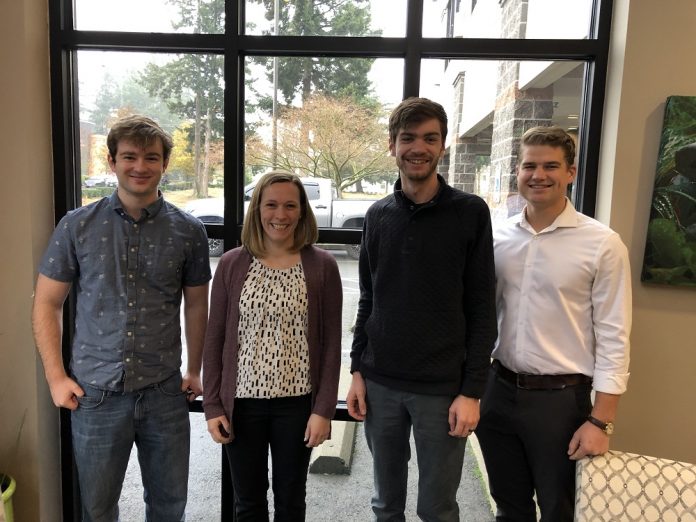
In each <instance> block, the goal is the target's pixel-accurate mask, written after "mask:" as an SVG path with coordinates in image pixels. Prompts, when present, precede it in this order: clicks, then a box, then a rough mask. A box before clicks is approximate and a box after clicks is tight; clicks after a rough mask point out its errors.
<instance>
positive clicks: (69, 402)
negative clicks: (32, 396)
mask: <svg viewBox="0 0 696 522" xmlns="http://www.w3.org/2000/svg"><path fill="white" fill-rule="evenodd" d="M48 386H49V388H50V389H51V398H52V399H53V404H55V405H56V406H58V407H62V408H67V409H69V410H76V409H77V406H78V402H77V397H82V396H83V395H84V394H85V392H84V390H83V389H82V388H80V385H79V384H77V383H76V382H75V381H74V380H72V379H71V378H70V377H68V376H67V375H63V376H62V377H59V378H57V379H54V380H53V381H51V382H49V383H48Z"/></svg>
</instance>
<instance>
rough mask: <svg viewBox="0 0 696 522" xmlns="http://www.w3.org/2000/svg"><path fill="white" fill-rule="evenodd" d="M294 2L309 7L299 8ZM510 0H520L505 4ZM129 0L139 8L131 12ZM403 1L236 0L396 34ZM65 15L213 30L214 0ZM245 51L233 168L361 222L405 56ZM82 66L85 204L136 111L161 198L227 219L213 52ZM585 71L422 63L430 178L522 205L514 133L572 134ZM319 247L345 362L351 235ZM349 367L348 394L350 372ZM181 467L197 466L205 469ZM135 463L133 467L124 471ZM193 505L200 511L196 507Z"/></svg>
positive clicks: (541, 20)
mask: <svg viewBox="0 0 696 522" xmlns="http://www.w3.org/2000/svg"><path fill="white" fill-rule="evenodd" d="M299 4H302V5H303V6H305V9H304V11H302V12H301V13H300V12H299V9H298V8H297V5H299ZM520 4H524V9H521V8H515V6H517V7H519V5H520ZM561 4H562V5H561ZM423 5H424V16H423V36H425V37H430V38H472V37H475V38H577V39H582V38H586V37H587V34H588V27H589V18H590V11H591V7H592V2H591V1H590V0H573V1H572V2H559V1H556V0H514V1H513V0H508V1H499V0H426V1H424V3H423ZM131 9H135V10H137V12H138V13H139V15H140V16H138V17H132V16H127V13H129V12H131ZM405 13H406V0H399V1H395V0H390V1H389V2H386V1H381V0H372V1H369V0H350V1H346V0H341V1H339V0H315V1H313V2H309V1H305V2H288V1H282V2H278V1H276V2H274V1H273V0H246V3H245V15H246V20H245V24H244V30H245V33H246V34H249V35H260V36H263V35H278V36H286V35H290V36H350V37H356V38H359V37H375V36H376V37H385V38H388V37H403V36H404V35H405V20H406V15H405ZM561 21H562V23H561ZM75 23H76V29H78V30H86V31H123V32H128V31H140V32H156V33H209V34H221V33H224V32H225V26H224V24H225V17H224V2H223V0H198V1H191V0H148V1H147V2H142V1H134V0H119V2H114V1H112V0H76V1H75ZM240 59H241V60H242V61H241V67H243V70H244V82H243V84H244V89H243V99H244V111H245V112H244V119H243V129H244V135H243V144H244V146H243V148H244V156H243V157H239V158H236V159H235V162H239V163H240V164H241V165H243V172H244V185H245V194H246V193H247V192H249V191H250V190H251V189H252V188H253V184H254V182H255V180H256V179H258V177H259V176H260V175H261V174H263V173H264V172H266V171H268V170H269V169H272V168H280V169H285V170H288V171H291V172H294V173H296V174H298V175H299V176H301V177H302V178H303V180H304V181H303V182H304V183H305V188H306V189H307V191H308V194H309V197H310V200H311V202H312V207H313V209H314V211H315V213H316V214H317V217H318V219H319V223H320V226H321V227H325V228H346V229H360V228H361V227H362V219H363V217H364V214H365V212H366V210H367V208H368V207H369V206H370V205H371V204H372V203H373V202H374V201H376V200H378V199H380V198H382V197H384V196H386V195H387V194H389V193H390V192H391V191H392V190H393V183H394V181H395V180H396V178H397V175H398V172H397V170H396V168H395V163H394V160H393V158H392V157H390V155H389V150H388V133H387V120H388V116H389V113H390V112H391V110H392V109H393V108H394V107H395V106H396V105H397V104H398V103H399V102H400V101H401V99H402V93H403V77H404V61H403V59H401V58H394V57H389V58H387V57H364V56H359V57H357V56H356V57H343V56H340V57H336V56H283V55H271V54H270V53H269V55H266V56H264V55H260V54H254V55H253V56H243V57H242V58H240ZM77 64H78V69H77V70H78V94H79V115H80V167H81V170H80V172H79V173H78V174H79V186H80V193H81V201H82V203H83V204H86V203H89V202H91V201H94V200H96V199H98V198H101V197H104V196H106V195H109V194H110V193H111V192H113V190H114V178H113V176H112V173H110V171H109V166H108V163H107V161H106V157H107V150H106V135H107V133H108V131H109V128H110V126H111V124H112V123H113V122H114V121H115V120H116V119H118V118H120V117H123V116H126V115H129V114H134V113H139V114H145V115H148V116H150V117H152V118H154V119H155V120H157V121H158V122H159V123H160V124H161V125H162V126H163V127H164V128H165V130H167V131H168V132H169V133H170V134H171V135H172V137H173V140H174V145H175V146H174V150H173V153H172V157H171V160H170V163H169V166H168V169H167V172H166V174H165V176H164V177H163V180H162V183H161V187H160V188H161V190H162V192H163V194H164V196H165V198H166V199H167V200H168V201H170V202H172V203H174V204H175V205H177V206H179V207H181V208H183V209H185V210H187V211H189V212H191V213H192V214H193V215H194V216H196V217H198V218H199V219H201V221H203V222H205V223H211V224H226V225H228V226H236V225H237V223H235V222H234V220H233V219H231V218H228V219H226V216H225V215H224V199H223V198H224V194H223V189H224V185H225V180H226V179H228V180H229V179H232V178H231V175H230V174H229V173H227V174H226V173H225V171H224V165H225V162H224V160H225V155H226V154H235V152H234V147H233V146H231V145H230V143H227V144H226V142H225V136H224V126H223V124H224V119H225V115H226V108H225V106H224V102H223V99H224V90H225V78H224V71H225V63H224V57H223V55H219V54H210V53H208V54H206V53H193V52H192V53H188V54H187V53H180V54H171V53H163V52H151V53H150V52H125V51H105V50H80V51H78V52H77ZM586 67H587V65H586V64H585V63H584V62H573V61H545V62H539V61H514V60H455V59H434V58H433V59H424V60H422V61H421V73H420V78H421V79H420V95H421V96H426V97H429V98H431V99H433V100H435V101H438V102H440V103H441V104H442V105H443V106H444V107H445V109H446V111H447V113H448V115H449V129H448V131H449V132H448V139H447V143H446V154H445V156H444V158H443V160H442V162H441V165H440V167H439V174H441V175H442V176H443V177H444V179H445V180H446V181H447V183H449V184H450V185H452V186H454V187H456V188H459V189H462V190H465V191H467V192H473V193H476V194H478V195H480V196H481V197H482V198H483V199H484V200H485V201H486V202H487V203H488V205H489V207H490V209H491V215H492V218H493V220H494V221H498V220H501V219H505V218H507V217H508V216H509V215H512V214H513V213H517V212H519V211H520V210H521V208H522V204H521V202H520V198H519V197H518V196H517V193H516V187H515V177H514V169H515V163H516V154H517V152H516V148H517V146H518V143H519V137H520V136H521V134H522V133H523V132H524V130H526V129H527V128H529V127H531V126H534V125H551V124H555V125H560V126H561V127H563V128H565V129H567V130H569V131H570V132H571V133H573V134H575V135H577V134H578V125H579V122H580V121H581V113H582V110H583V107H582V99H583V85H584V82H585V74H586ZM228 182H229V181H228ZM246 195H247V196H248V194H246ZM241 197H242V199H245V195H242V196H241ZM227 246H228V247H232V246H233V245H227ZM209 247H210V254H211V266H212V268H213V269H214V268H215V267H216V266H217V261H218V258H219V256H220V255H221V254H222V252H223V251H224V249H225V245H224V244H223V242H222V240H221V239H216V238H211V239H210V244H209ZM325 247H326V248H327V249H330V250H331V251H332V252H333V253H334V255H335V257H336V259H337V261H338V264H339V268H340V270H341V275H342V279H343V290H344V316H343V347H342V348H343V363H344V367H345V368H347V367H348V366H349V352H350V346H351V340H352V333H351V326H352V323H353V320H354V317H355V311H356V307H357V300H358V296H359V289H358V278H357V256H358V252H359V247H358V246H357V245H343V244H341V245H336V244H330V245H325ZM344 373H345V375H343V382H342V389H343V390H345V389H346V388H345V386H347V383H348V380H349V378H350V375H349V374H347V370H346V371H345V372H344ZM342 393H343V394H344V392H342ZM339 398H344V395H343V396H340V397H339ZM201 424H203V425H204V423H203V422H202V417H200V414H192V425H199V429H198V430H197V431H196V429H194V431H193V436H192V443H193V446H192V455H193V456H194V458H192V465H193V466H194V467H195V465H196V463H200V462H201V461H202V459H203V456H204V455H207V457H206V458H209V456H210V455H215V456H216V457H214V458H213V462H215V463H216V464H217V463H218V462H219V460H220V458H219V447H218V446H217V445H215V444H214V443H213V442H212V441H210V438H209V436H208V435H207V433H206V432H205V429H204V427H203V428H202V429H200V425H201ZM195 455H200V456H201V459H197V458H195ZM132 467H133V468H135V467H137V463H136V462H133V463H132ZM219 472H220V471H219V465H217V467H216V475H215V476H214V477H206V484H205V485H204V487H202V491H201V493H200V495H198V496H197V498H198V501H201V502H203V503H204V505H205V507H206V509H208V511H206V512H207V513H210V510H211V509H213V510H214V509H219V503H220V501H219V480H220V479H219ZM191 473H192V476H195V475H196V474H197V473H198V474H199V475H201V476H205V475H206V474H209V473H210V469H207V468H202V469H199V470H196V469H192V471H191ZM131 474H133V475H134V476H135V475H137V473H135V472H134V470H133V469H129V476H130V475H131ZM211 480H212V484H215V485H211V482H210V481H211ZM139 494H140V490H139V489H138V488H137V487H136V488H135V489H133V490H126V491H124V495H125V496H126V497H127V496H128V495H136V498H135V499H134V500H135V502H134V503H135V504H141V503H142V502H141V500H140V499H139V498H138V497H137V495H139ZM123 508H124V509H127V502H126V501H124V507H123ZM135 509H137V508H135ZM213 512H214V511H213ZM137 516H138V517H139V518H142V516H141V515H137ZM189 517H190V519H192V520H199V519H200V520H205V519H206V518H196V515H195V512H192V513H191V514H189ZM124 519H129V518H128V517H126V518H124Z"/></svg>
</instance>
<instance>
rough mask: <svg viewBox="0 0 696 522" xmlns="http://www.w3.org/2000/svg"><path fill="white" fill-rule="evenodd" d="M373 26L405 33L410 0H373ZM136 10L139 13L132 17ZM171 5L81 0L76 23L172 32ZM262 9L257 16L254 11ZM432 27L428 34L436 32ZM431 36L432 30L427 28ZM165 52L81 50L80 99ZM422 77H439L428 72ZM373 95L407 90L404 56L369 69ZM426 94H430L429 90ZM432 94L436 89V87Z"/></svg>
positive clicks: (433, 11)
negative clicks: (107, 80) (104, 81)
mask: <svg viewBox="0 0 696 522" xmlns="http://www.w3.org/2000/svg"><path fill="white" fill-rule="evenodd" d="M439 4H440V1H439V0H438V1H437V2H433V1H428V2H426V3H425V18H426V23H425V24H424V25H426V27H430V28H433V27H437V26H438V25H439V24H440V19H441V18H440V12H441V10H440V9H438V7H437V6H438V5H439ZM371 11H372V26H373V27H374V28H378V29H381V30H382V34H383V36H386V37H400V36H403V34H404V32H405V24H406V0H372V2H371ZM134 13H137V16H134ZM168 13H172V15H174V14H175V13H174V11H173V9H172V6H170V5H168V4H167V2H166V0H118V1H114V0H77V1H76V7H75V14H76V21H77V25H76V27H77V28H78V29H83V30H125V29H126V28H127V29H128V30H130V31H138V32H171V31H172V28H171V17H170V16H167V14H168ZM256 13H258V14H256ZM262 13H263V8H262V6H261V5H259V4H248V6H247V18H248V19H253V20H258V22H257V26H258V27H259V28H260V27H261V26H262V25H263V24H269V23H270V22H267V21H266V20H265V19H264V18H263V16H262ZM432 31H433V29H431V31H430V32H432ZM425 33H426V34H427V33H428V31H427V30H426V31H425ZM167 59H168V57H167V55H161V54H157V55H154V54H149V53H148V54H146V53H114V52H109V53H104V52H96V51H82V52H80V53H79V60H78V63H79V67H80V74H79V77H80V101H81V103H82V104H83V105H84V106H87V107H88V106H91V105H92V104H93V103H94V99H95V97H96V94H97V92H98V90H99V88H100V87H101V84H102V78H103V76H104V74H105V73H106V72H107V71H108V72H109V73H110V74H111V75H112V76H113V77H114V78H119V77H123V76H126V75H130V74H132V73H134V72H136V71H138V70H140V69H141V68H142V67H143V66H144V65H145V64H146V63H148V62H152V61H160V62H164V61H166V60H167ZM423 77H424V78H432V77H435V78H437V77H438V75H432V74H425V75H424V76H423ZM370 79H371V80H372V83H373V86H374V89H375V94H376V95H377V97H378V98H379V99H380V100H381V101H382V102H383V103H385V104H387V105H390V106H393V105H396V104H397V103H398V102H399V101H400V100H401V96H402V91H403V80H402V79H403V61H402V60H401V59H378V60H376V61H375V63H374V65H373V67H372V70H371V72H370ZM424 90H425V92H423V93H422V94H423V95H425V96H427V95H428V89H427V88H425V86H424ZM433 92H434V91H433Z"/></svg>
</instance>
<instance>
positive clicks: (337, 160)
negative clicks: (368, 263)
mask: <svg viewBox="0 0 696 522" xmlns="http://www.w3.org/2000/svg"><path fill="white" fill-rule="evenodd" d="M246 70H247V71H248V76H247V82H246V85H247V92H246V104H245V106H246V109H247V114H246V119H245V121H246V126H245V144H246V147H245V158H244V165H245V176H246V181H247V183H248V185H247V188H246V191H245V199H247V200H248V196H249V195H250V193H251V190H252V189H253V182H254V180H255V179H256V178H258V176H259V175H260V174H262V173H263V172H265V171H267V170H269V169H271V168H273V167H276V168H281V169H285V170H288V171H291V172H294V173H296V174H298V175H299V176H300V177H302V178H303V179H304V184H305V188H306V189H307V191H308V192H309V193H310V202H311V204H312V207H313V210H314V213H315V215H316V217H317V221H318V224H319V226H320V227H331V228H361V227H362V220H363V217H364V215H365V212H366V210H367V208H368V207H369V206H370V205H371V204H372V203H374V201H375V200H377V199H379V198H380V197H382V196H384V195H385V194H386V193H387V191H388V190H390V188H391V183H392V182H393V180H394V179H395V176H396V168H395V164H394V161H393V159H392V158H391V157H390V156H389V150H388V135H387V118H388V115H389V112H390V111H391V109H392V108H393V107H394V106H395V105H396V104H397V103H398V102H399V101H401V92H402V84H401V82H402V76H403V62H402V61H401V60H393V59H392V60H389V59H378V60H375V59H367V58H312V57H308V58H293V57H277V58H266V57H262V58H248V59H247V62H246Z"/></svg>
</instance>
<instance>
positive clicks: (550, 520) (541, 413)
mask: <svg viewBox="0 0 696 522" xmlns="http://www.w3.org/2000/svg"><path fill="white" fill-rule="evenodd" d="M591 388H592V385H591V384H582V385H577V386H569V387H567V388H565V389H562V390H523V389H519V388H517V387H515V386H514V385H513V384H511V383H510V382H508V381H505V380H503V379H501V378H500V377H499V376H498V375H497V374H496V373H495V370H493V369H491V373H490V376H489V379H488V384H487V387H486V392H485V394H484V396H483V398H482V400H481V420H480V422H479V425H478V428H477V429H476V436H477V437H478V439H479V442H480V443H481V450H482V451H483V458H484V461H485V463H486V470H487V471H488V480H489V484H490V488H491V496H492V497H493V500H495V502H496V504H497V508H498V511H497V514H496V520H500V521H516V522H517V521H520V522H522V521H524V522H526V521H536V505H535V504H534V498H533V497H534V494H535V493H536V496H537V502H538V503H539V509H540V511H541V520H542V521H543V522H564V521H570V522H572V520H573V509H574V503H575V461H572V460H570V459H569V458H568V454H567V451H568V444H569V443H570V439H571V438H572V436H573V433H575V430H577V429H578V427H580V425H582V423H583V422H585V419H586V418H587V416H588V415H589V414H590V411H591V409H592V404H591V398H590V392H591Z"/></svg>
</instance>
